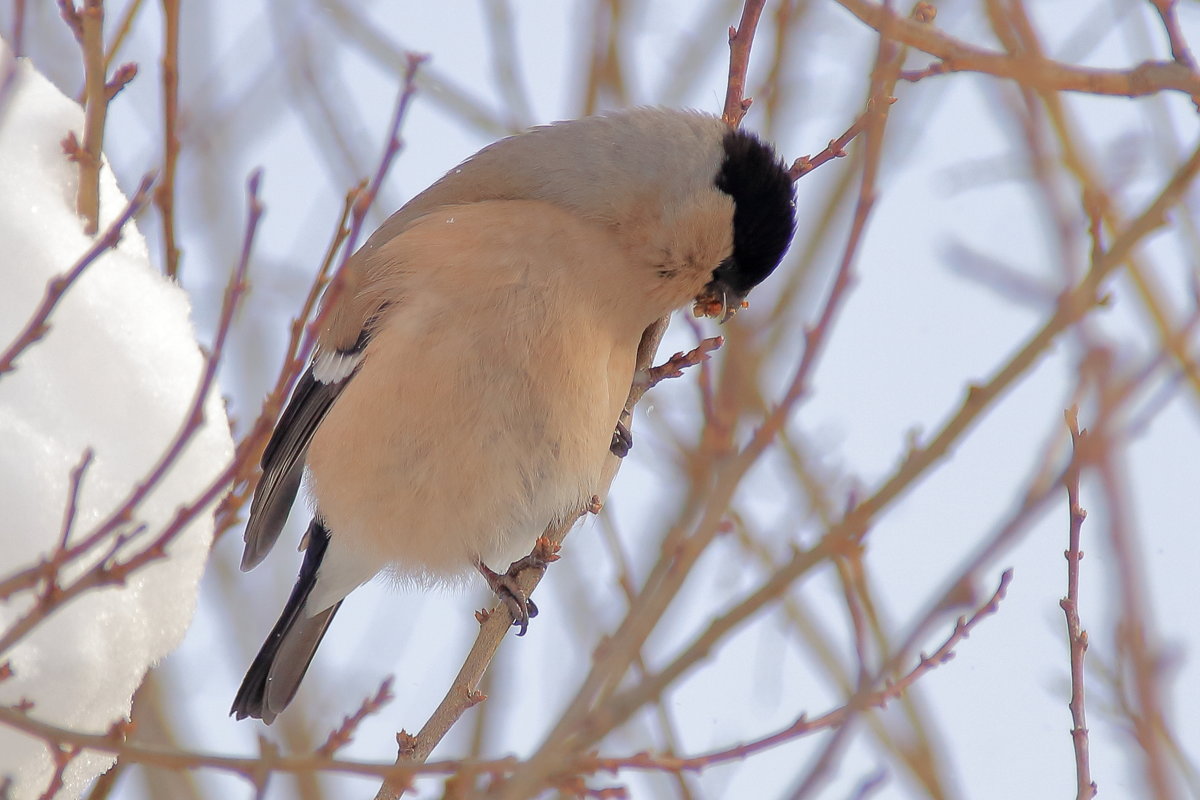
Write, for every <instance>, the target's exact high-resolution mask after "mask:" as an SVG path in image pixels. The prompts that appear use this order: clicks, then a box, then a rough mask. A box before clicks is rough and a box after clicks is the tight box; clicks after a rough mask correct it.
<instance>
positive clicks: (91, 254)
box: [0, 174, 154, 596]
mask: <svg viewBox="0 0 1200 800" xmlns="http://www.w3.org/2000/svg"><path fill="white" fill-rule="evenodd" d="M153 184H154V175H153V174H150V175H146V176H145V177H143V178H142V182H141V183H140V184H139V185H138V188H137V191H135V192H134V193H133V197H131V198H129V202H128V203H126V204H125V209H124V210H123V211H122V212H121V213H120V214H118V215H117V218H116V219H115V220H113V223H112V224H111V225H109V226H108V228H107V230H105V231H104V234H103V235H101V236H100V238H98V239H96V240H95V241H94V242H93V243H92V246H91V247H89V248H88V249H87V252H86V253H84V254H83V255H82V256H80V258H79V260H78V261H76V262H75V264H74V265H73V266H72V267H71V269H69V270H67V271H66V272H64V273H63V274H62V275H60V276H58V277H57V278H54V279H52V280H51V281H50V282H49V283H47V284H46V293H45V294H44V295H43V296H42V302H41V304H40V305H39V306H38V308H37V310H36V311H34V312H33V316H31V317H30V318H29V322H27V323H25V327H24V328H22V329H21V332H20V333H19V334H17V338H16V339H14V340H13V341H12V343H11V344H10V345H9V346H8V347H7V348H6V349H5V350H4V352H3V353H0V377H2V376H3V375H4V374H5V373H6V372H9V371H11V370H13V369H14V368H15V362H16V360H17V357H18V356H20V355H21V353H23V352H24V351H25V349H26V348H28V347H29V346H30V345H32V344H33V343H34V342H36V341H38V340H39V339H41V338H42V337H43V336H45V335H46V333H47V332H48V331H49V330H50V324H49V319H50V314H51V313H53V311H54V309H55V308H56V307H57V306H58V303H59V301H60V300H62V298H63V295H64V294H65V293H66V291H67V289H69V288H71V285H72V284H73V283H75V281H77V280H79V276H80V275H82V274H83V271H84V270H85V269H87V268H88V267H89V266H91V264H92V263H93V262H94V261H95V260H96V259H97V258H99V257H100V256H101V255H103V254H104V253H105V252H107V251H108V250H111V249H113V248H114V247H116V246H117V244H118V243H119V242H120V241H121V230H122V229H123V228H124V227H125V223H127V222H129V220H130V219H132V218H133V217H134V216H136V215H137V213H138V212H139V211H141V210H142V207H143V206H145V205H146V201H147V200H149V199H150V187H151V186H152V185H153ZM0 596H2V595H0Z"/></svg>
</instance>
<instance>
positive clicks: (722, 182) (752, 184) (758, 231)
mask: <svg viewBox="0 0 1200 800" xmlns="http://www.w3.org/2000/svg"><path fill="white" fill-rule="evenodd" d="M723 146H724V149H725V159H724V160H723V161H722V162H721V169H720V171H719V172H718V173H717V176H716V178H715V180H714V183H715V184H716V187H717V188H718V189H720V190H721V191H722V192H724V193H725V194H727V195H729V196H730V197H731V198H733V254H732V255H731V256H730V257H729V258H728V259H727V260H726V261H724V262H722V263H721V265H720V266H719V267H718V268H717V272H715V273H714V275H713V277H714V278H718V279H720V280H721V281H722V282H724V283H725V285H727V286H728V287H729V288H730V289H731V290H733V291H734V292H736V293H737V294H738V295H739V296H741V297H744V296H745V295H746V294H747V293H748V292H749V291H750V290H751V289H753V288H754V287H755V286H757V285H758V284H759V283H761V282H762V281H763V280H764V279H765V278H766V277H767V276H768V275H770V274H771V273H772V272H773V271H774V270H775V267H777V266H778V265H779V260H780V259H781V258H783V253H784V251H786V250H787V248H788V245H789V244H790V243H791V241H792V235H793V234H794V233H795V232H796V202H795V200H796V190H795V187H794V186H793V184H792V179H791V177H789V176H788V171H787V165H786V164H784V163H783V161H781V160H780V158H779V156H777V155H776V154H775V150H774V149H773V148H772V147H771V146H770V145H769V144H767V143H765V142H763V141H762V140H761V139H759V138H758V137H757V136H755V135H754V134H752V133H749V132H747V131H742V130H732V131H730V132H729V133H727V134H725V140H724V142H723Z"/></svg>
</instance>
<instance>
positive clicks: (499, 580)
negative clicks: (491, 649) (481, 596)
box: [475, 538, 558, 636]
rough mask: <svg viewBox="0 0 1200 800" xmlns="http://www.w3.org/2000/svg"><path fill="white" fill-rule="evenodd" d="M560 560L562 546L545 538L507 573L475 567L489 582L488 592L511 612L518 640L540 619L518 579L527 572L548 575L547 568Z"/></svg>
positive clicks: (481, 564)
mask: <svg viewBox="0 0 1200 800" xmlns="http://www.w3.org/2000/svg"><path fill="white" fill-rule="evenodd" d="M557 560H558V546H557V545H555V544H554V543H552V542H550V541H549V540H548V539H544V538H543V539H538V542H537V546H536V547H534V548H533V552H532V553H530V554H529V555H527V556H525V557H524V558H521V559H518V560H516V561H514V562H513V563H512V564H511V565H510V566H509V568H508V571H507V572H503V573H501V572H495V571H493V570H491V569H489V568H488V566H487V565H486V564H484V563H483V562H482V561H479V562H476V564H475V566H476V568H477V569H478V570H479V574H481V575H483V579H484V580H485V581H487V584H488V588H490V589H491V590H492V591H493V592H495V593H496V596H497V597H499V598H500V602H501V603H503V604H504V607H505V608H506V609H508V615H509V617H510V618H511V619H512V624H513V625H515V626H517V627H518V628H520V630H519V631H517V636H524V635H525V631H527V630H528V629H529V620H531V619H533V618H534V617H536V616H537V615H538V607H537V604H536V603H534V602H533V600H532V599H531V598H530V597H529V596H528V595H527V594H525V592H524V591H523V590H522V589H521V587H520V585H519V584H518V583H517V576H518V575H520V574H521V573H522V572H524V571H525V570H527V569H536V570H539V571H541V572H545V571H546V565H547V564H549V563H550V562H552V561H557Z"/></svg>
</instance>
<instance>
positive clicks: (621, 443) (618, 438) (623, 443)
mask: <svg viewBox="0 0 1200 800" xmlns="http://www.w3.org/2000/svg"><path fill="white" fill-rule="evenodd" d="M632 448H633V434H632V433H630V431H629V426H627V425H626V424H625V423H624V422H621V421H619V420H618V421H617V429H616V430H615V431H613V437H612V444H610V445H609V446H608V450H609V452H610V453H612V454H613V455H614V456H616V457H617V458H624V457H625V456H627V455H629V451H630V450H631V449H632Z"/></svg>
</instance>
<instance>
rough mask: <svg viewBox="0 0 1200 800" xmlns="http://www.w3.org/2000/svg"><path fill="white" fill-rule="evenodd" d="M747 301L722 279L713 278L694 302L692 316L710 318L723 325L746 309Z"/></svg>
mask: <svg viewBox="0 0 1200 800" xmlns="http://www.w3.org/2000/svg"><path fill="white" fill-rule="evenodd" d="M746 305H747V304H746V300H745V298H744V297H742V296H741V295H739V294H738V293H737V292H735V291H733V290H732V289H730V288H729V285H728V284H727V283H725V282H724V281H723V280H721V279H720V278H713V279H712V280H711V281H709V282H708V283H707V284H705V286H704V288H703V289H701V290H700V294H698V295H696V299H695V300H694V301H693V305H692V314H693V315H694V316H697V317H710V318H712V319H716V320H717V321H718V322H720V323H721V324H724V323H726V322H728V321H729V320H731V319H733V315H734V314H736V313H737V312H738V310H739V309H742V308H745V307H746Z"/></svg>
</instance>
